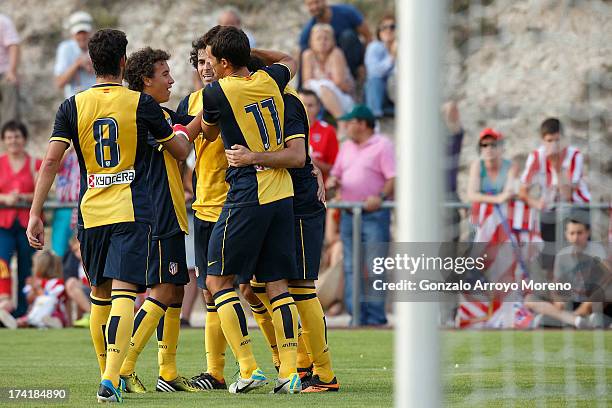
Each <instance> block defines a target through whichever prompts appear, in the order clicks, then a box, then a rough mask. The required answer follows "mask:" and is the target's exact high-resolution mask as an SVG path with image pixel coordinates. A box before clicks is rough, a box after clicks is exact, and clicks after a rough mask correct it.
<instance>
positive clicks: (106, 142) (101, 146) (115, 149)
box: [93, 118, 119, 168]
mask: <svg viewBox="0 0 612 408" xmlns="http://www.w3.org/2000/svg"><path fill="white" fill-rule="evenodd" d="M106 129H108V137H107V138H106V137H104V131H105V130H106ZM93 135H94V139H95V141H96V161H97V162H98V164H99V165H100V167H102V168H108V167H115V166H117V165H118V164H119V143H117V138H118V136H119V132H118V126H117V122H116V121H115V119H113V118H101V119H96V121H95V122H94V124H93ZM105 148H108V152H109V155H108V157H105V155H104V151H105V150H106V149H105Z"/></svg>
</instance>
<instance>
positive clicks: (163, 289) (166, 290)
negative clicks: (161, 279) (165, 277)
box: [149, 283, 175, 306]
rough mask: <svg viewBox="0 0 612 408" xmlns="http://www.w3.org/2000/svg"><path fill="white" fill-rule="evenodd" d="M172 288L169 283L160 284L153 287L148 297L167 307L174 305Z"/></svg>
mask: <svg viewBox="0 0 612 408" xmlns="http://www.w3.org/2000/svg"><path fill="white" fill-rule="evenodd" d="M174 287H175V285H173V284H171V283H160V284H159V285H155V286H153V288H152V289H151V292H150V293H149V296H150V297H152V298H153V299H155V300H157V301H158V302H161V303H163V304H164V305H166V306H168V305H170V304H172V303H174Z"/></svg>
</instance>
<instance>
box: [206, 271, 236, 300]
mask: <svg viewBox="0 0 612 408" xmlns="http://www.w3.org/2000/svg"><path fill="white" fill-rule="evenodd" d="M233 284H234V275H228V276H215V275H208V276H207V277H206V287H207V288H208V290H209V291H210V293H211V294H212V295H213V297H214V296H215V294H216V293H217V292H219V291H221V290H223V289H231V288H232V287H233V286H234V285H233Z"/></svg>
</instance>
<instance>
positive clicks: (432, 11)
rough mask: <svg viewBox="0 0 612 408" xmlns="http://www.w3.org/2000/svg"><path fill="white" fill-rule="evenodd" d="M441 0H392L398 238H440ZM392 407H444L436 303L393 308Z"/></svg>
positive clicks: (438, 240)
mask: <svg viewBox="0 0 612 408" xmlns="http://www.w3.org/2000/svg"><path fill="white" fill-rule="evenodd" d="M445 6H446V1H438V0H434V1H421V0H397V1H396V10H397V19H398V30H399V41H398V42H399V47H398V62H397V69H398V71H397V74H398V81H397V84H398V85H397V87H398V89H397V95H398V97H397V99H398V106H397V111H396V119H397V122H396V123H397V127H396V130H395V131H396V138H395V140H396V141H397V144H398V149H397V152H398V153H397V154H398V161H397V162H398V177H397V184H396V185H397V189H396V191H397V192H398V194H397V199H398V206H397V220H398V237H397V241H399V242H440V241H441V239H442V234H441V232H440V229H441V222H440V221H441V210H440V208H441V202H442V183H443V178H442V172H441V158H442V157H441V155H442V152H443V145H442V143H443V139H442V137H441V129H440V124H439V122H440V115H439V112H440V99H439V95H440V91H439V90H440V75H439V71H440V69H441V68H440V67H441V64H440V49H441V47H442V44H443V42H442V16H443V10H444V8H445ZM395 316H396V328H395V406H397V407H402V408H406V407H419V408H430V407H439V406H441V401H442V395H441V393H442V389H441V386H440V347H439V344H440V342H439V332H438V325H437V322H438V312H437V304H435V303H414V302H412V303H396V305H395Z"/></svg>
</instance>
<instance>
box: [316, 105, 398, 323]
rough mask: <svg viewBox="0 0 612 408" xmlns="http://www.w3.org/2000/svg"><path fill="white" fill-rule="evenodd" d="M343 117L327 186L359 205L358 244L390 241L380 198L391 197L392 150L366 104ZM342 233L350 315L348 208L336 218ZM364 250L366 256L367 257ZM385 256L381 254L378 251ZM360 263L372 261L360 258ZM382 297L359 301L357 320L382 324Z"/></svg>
mask: <svg viewBox="0 0 612 408" xmlns="http://www.w3.org/2000/svg"><path fill="white" fill-rule="evenodd" d="M340 120H343V121H346V132H347V134H348V136H349V140H347V141H346V142H345V143H344V144H342V146H340V152H339V153H338V156H337V157H336V162H335V163H334V166H333V167H332V170H331V177H330V178H329V179H328V180H327V186H328V188H339V193H340V199H341V200H342V201H359V202H362V203H363V211H364V212H363V216H362V229H361V242H363V243H377V242H389V240H390V231H389V229H390V222H391V214H390V211H389V209H382V208H381V204H382V202H383V201H384V200H387V199H391V197H392V196H393V189H394V182H395V151H394V148H393V143H392V142H391V140H389V139H388V138H387V137H385V136H383V135H381V134H377V133H374V126H375V118H374V114H373V113H372V111H370V109H368V108H367V107H366V106H365V105H356V106H355V107H354V108H353V110H352V111H351V112H349V113H347V114H346V115H344V116H342V117H340ZM340 236H341V238H342V245H343V251H344V299H345V305H346V308H347V310H348V312H349V314H351V315H352V314H353V310H352V302H351V299H352V296H353V272H354V271H353V246H352V240H353V214H352V211H350V210H347V211H343V212H342V216H341V219H340ZM371 255H375V254H368V256H367V257H366V258H370V257H371ZM382 256H384V254H382ZM363 262H364V263H363V265H370V264H371V262H367V261H366V260H364V261H363ZM372 282H373V274H372V273H371V271H369V270H368V279H367V281H366V282H364V283H363V285H362V286H363V287H364V288H365V287H367V286H371V285H372ZM386 323H387V319H386V316H385V302H384V300H376V301H367V302H366V301H363V294H362V302H361V319H360V321H359V324H364V325H382V324H386Z"/></svg>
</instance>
